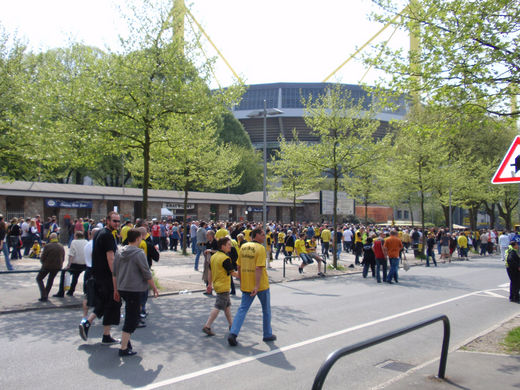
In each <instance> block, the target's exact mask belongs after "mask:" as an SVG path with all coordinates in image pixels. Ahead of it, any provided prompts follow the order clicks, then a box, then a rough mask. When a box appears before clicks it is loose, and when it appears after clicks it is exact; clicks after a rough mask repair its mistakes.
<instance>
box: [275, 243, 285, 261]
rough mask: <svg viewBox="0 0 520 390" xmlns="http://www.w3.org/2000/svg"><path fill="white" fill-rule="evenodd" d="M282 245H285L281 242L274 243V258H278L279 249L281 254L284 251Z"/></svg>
mask: <svg viewBox="0 0 520 390" xmlns="http://www.w3.org/2000/svg"><path fill="white" fill-rule="evenodd" d="M284 246H285V245H284V244H283V243H278V245H276V255H275V256H274V258H275V259H276V260H278V255H279V254H280V251H281V252H282V254H283V252H284Z"/></svg>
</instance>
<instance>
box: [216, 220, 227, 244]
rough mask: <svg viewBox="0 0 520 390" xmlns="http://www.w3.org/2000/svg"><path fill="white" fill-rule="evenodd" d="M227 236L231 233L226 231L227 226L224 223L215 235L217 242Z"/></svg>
mask: <svg viewBox="0 0 520 390" xmlns="http://www.w3.org/2000/svg"><path fill="white" fill-rule="evenodd" d="M226 236H229V231H228V230H227V229H226V225H225V224H224V223H221V224H220V225H219V229H218V230H217V232H216V233H215V240H217V241H218V240H220V239H221V238H224V237H226Z"/></svg>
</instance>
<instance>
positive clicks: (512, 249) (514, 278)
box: [506, 241, 520, 303]
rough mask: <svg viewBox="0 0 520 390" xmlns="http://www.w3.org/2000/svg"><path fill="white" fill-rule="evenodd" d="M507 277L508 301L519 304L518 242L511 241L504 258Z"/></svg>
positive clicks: (519, 262)
mask: <svg viewBox="0 0 520 390" xmlns="http://www.w3.org/2000/svg"><path fill="white" fill-rule="evenodd" d="M506 267H507V275H508V276H509V280H510V283H509V300H510V301H511V302H516V303H520V296H519V289H520V257H519V256H518V242H516V241H511V242H510V244H509V249H508V251H507V258H506Z"/></svg>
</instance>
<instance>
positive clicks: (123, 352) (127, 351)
mask: <svg viewBox="0 0 520 390" xmlns="http://www.w3.org/2000/svg"><path fill="white" fill-rule="evenodd" d="M136 354H137V352H135V351H134V350H132V349H130V348H127V349H120V350H119V356H133V355H136Z"/></svg>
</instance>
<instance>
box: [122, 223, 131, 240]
mask: <svg viewBox="0 0 520 390" xmlns="http://www.w3.org/2000/svg"><path fill="white" fill-rule="evenodd" d="M130 229H132V227H131V226H128V225H125V226H123V227H122V228H121V242H123V241H125V240H126V237H127V236H128V231H129V230H130Z"/></svg>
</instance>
